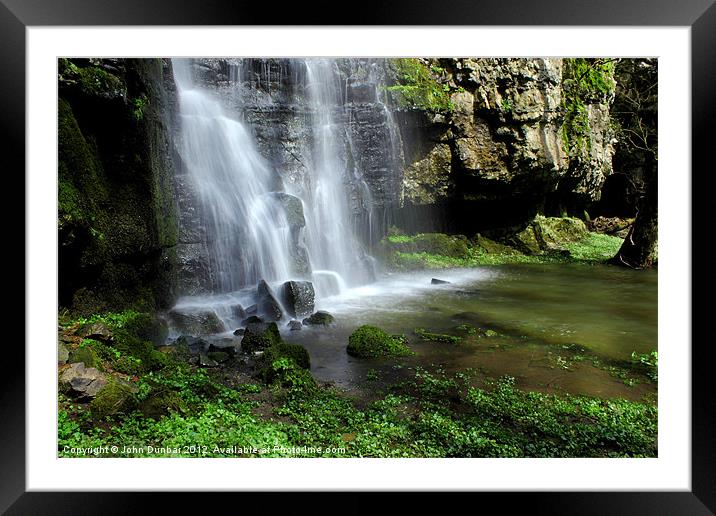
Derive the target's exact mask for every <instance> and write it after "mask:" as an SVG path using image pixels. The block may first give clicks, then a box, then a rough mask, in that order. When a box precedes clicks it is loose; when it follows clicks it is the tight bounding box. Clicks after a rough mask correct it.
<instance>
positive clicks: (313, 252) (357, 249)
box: [305, 59, 371, 286]
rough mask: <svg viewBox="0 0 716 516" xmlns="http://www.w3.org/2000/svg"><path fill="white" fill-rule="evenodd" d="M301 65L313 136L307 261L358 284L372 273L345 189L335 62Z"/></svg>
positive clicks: (341, 99)
mask: <svg viewBox="0 0 716 516" xmlns="http://www.w3.org/2000/svg"><path fill="white" fill-rule="evenodd" d="M305 66H306V90H307V98H308V103H309V106H310V108H311V111H312V117H311V132H312V136H313V149H312V160H311V163H312V168H311V174H310V177H309V181H310V183H311V187H310V189H309V191H310V199H309V202H308V212H309V213H310V216H309V217H307V227H306V229H307V235H306V240H307V243H308V251H309V256H310V260H311V265H312V267H313V269H314V270H328V271H334V272H336V273H338V275H339V276H340V277H341V278H342V280H343V281H344V282H345V283H346V284H347V285H349V286H357V285H361V284H364V283H366V282H367V281H369V279H370V278H371V275H370V270H369V262H368V261H367V258H366V255H365V252H364V251H363V249H362V247H361V246H360V244H359V242H358V240H357V238H356V236H355V235H354V229H353V225H352V223H351V212H350V205H349V198H348V192H347V190H346V184H349V183H350V179H351V178H350V176H351V175H352V174H353V173H354V170H349V169H348V167H349V164H348V160H347V159H346V157H345V154H346V150H345V148H346V139H347V138H348V139H349V136H348V134H347V127H346V121H345V119H346V115H347V113H346V111H345V108H344V104H345V103H344V96H343V95H342V93H343V85H342V84H341V81H340V78H339V76H338V73H337V71H336V70H335V69H334V61H333V60H330V59H307V60H305ZM360 179H361V181H362V178H360ZM366 190H367V188H366Z"/></svg>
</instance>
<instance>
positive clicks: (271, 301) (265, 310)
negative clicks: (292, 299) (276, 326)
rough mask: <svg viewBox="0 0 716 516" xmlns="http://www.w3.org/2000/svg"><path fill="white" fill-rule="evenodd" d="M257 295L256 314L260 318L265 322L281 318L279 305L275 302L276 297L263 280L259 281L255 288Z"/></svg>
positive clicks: (281, 312)
mask: <svg viewBox="0 0 716 516" xmlns="http://www.w3.org/2000/svg"><path fill="white" fill-rule="evenodd" d="M256 291H257V294H258V301H257V303H256V304H257V305H258V308H257V313H258V315H259V316H260V317H262V318H263V319H265V320H267V321H278V320H280V319H281V317H283V310H281V304H280V303H279V302H278V301H277V300H276V296H275V295H274V293H273V290H271V287H270V286H269V284H268V283H266V281H265V280H261V281H259V284H258V286H257V287H256Z"/></svg>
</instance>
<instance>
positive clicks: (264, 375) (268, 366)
mask: <svg viewBox="0 0 716 516" xmlns="http://www.w3.org/2000/svg"><path fill="white" fill-rule="evenodd" d="M281 358H287V359H289V360H291V361H292V362H293V363H294V364H296V366H297V367H300V368H301V369H306V370H308V369H310V368H311V357H310V356H309V354H308V350H306V348H304V347H303V346H300V345H298V344H291V343H289V342H283V341H281V342H277V343H275V344H273V345H272V346H271V347H270V348H268V349H267V350H266V351H264V353H263V355H261V357H260V358H259V360H258V361H257V363H256V367H257V371H258V376H259V377H260V378H261V379H262V380H264V381H265V382H267V383H270V382H272V381H273V379H274V377H275V376H276V371H275V369H274V368H273V363H274V362H275V361H277V360H278V359H281Z"/></svg>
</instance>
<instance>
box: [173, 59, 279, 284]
mask: <svg viewBox="0 0 716 516" xmlns="http://www.w3.org/2000/svg"><path fill="white" fill-rule="evenodd" d="M173 65H174V69H175V80H176V84H177V88H178V93H179V116H180V124H181V150H180V153H181V157H182V160H183V162H184V164H185V166H186V169H187V170H188V172H189V175H190V177H191V179H192V183H193V185H194V187H195V189H196V191H197V193H198V197H199V200H200V202H201V203H202V208H203V209H202V212H203V213H204V216H205V218H206V224H207V226H208V227H207V235H206V238H207V242H208V245H209V250H210V259H211V261H212V263H211V270H212V272H213V275H214V278H215V288H216V289H217V290H218V291H219V292H228V291H232V290H238V289H240V288H242V287H245V286H247V285H252V284H253V285H255V284H256V283H257V282H258V281H259V280H260V279H266V280H267V281H278V280H281V279H286V278H288V277H289V276H291V274H292V272H293V271H292V270H291V260H290V247H291V235H290V227H289V224H288V221H287V218H286V214H285V213H284V211H283V210H282V209H281V206H280V205H279V203H277V201H276V198H275V196H273V195H271V193H272V192H274V191H276V190H277V189H279V188H280V178H278V177H276V175H275V174H274V173H273V171H272V170H271V168H270V167H269V165H268V164H267V163H266V161H265V159H264V158H263V157H262V156H261V155H260V154H259V152H258V151H257V150H256V146H255V144H254V141H253V138H252V136H251V134H250V133H249V132H248V131H247V130H246V128H245V127H244V126H243V125H242V124H241V123H240V122H238V121H237V120H235V119H232V118H230V117H229V116H227V115H226V114H225V112H224V109H223V108H222V106H221V104H220V103H219V101H218V100H217V99H214V98H212V97H211V95H210V94H209V93H208V92H206V91H203V90H202V89H201V88H199V87H198V86H196V85H195V84H194V83H193V81H192V80H191V74H190V70H188V66H189V63H187V62H186V61H184V60H174V62H173Z"/></svg>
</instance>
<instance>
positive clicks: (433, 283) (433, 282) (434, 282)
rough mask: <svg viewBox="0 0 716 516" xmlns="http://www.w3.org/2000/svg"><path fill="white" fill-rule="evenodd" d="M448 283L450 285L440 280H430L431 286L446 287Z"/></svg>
mask: <svg viewBox="0 0 716 516" xmlns="http://www.w3.org/2000/svg"><path fill="white" fill-rule="evenodd" d="M449 283H450V282H449V281H445V280H441V279H437V278H433V279H431V280H430V284H431V285H448V284H449Z"/></svg>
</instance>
